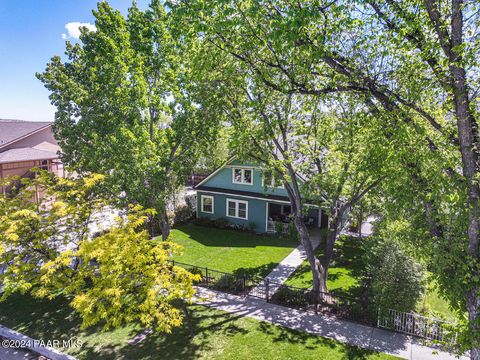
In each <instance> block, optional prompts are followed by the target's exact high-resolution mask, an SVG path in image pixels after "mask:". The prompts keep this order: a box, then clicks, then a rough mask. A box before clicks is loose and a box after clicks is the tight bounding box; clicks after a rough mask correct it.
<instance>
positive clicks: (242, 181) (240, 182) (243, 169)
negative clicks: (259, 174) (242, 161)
mask: <svg viewBox="0 0 480 360" xmlns="http://www.w3.org/2000/svg"><path fill="white" fill-rule="evenodd" d="M235 170H241V171H242V179H241V180H240V181H236V180H235ZM245 170H249V171H251V173H252V177H251V180H252V182H249V183H247V182H245ZM253 174H254V171H253V168H243V167H232V183H233V184H240V185H253Z"/></svg>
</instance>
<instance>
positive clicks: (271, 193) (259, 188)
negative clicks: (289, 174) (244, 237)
mask: <svg viewBox="0 0 480 360" xmlns="http://www.w3.org/2000/svg"><path fill="white" fill-rule="evenodd" d="M195 190H196V191H197V217H207V218H210V219H217V218H225V219H227V220H228V221H229V222H230V223H232V224H237V225H241V226H244V227H246V228H254V230H255V231H256V232H257V233H272V232H275V230H276V229H277V226H278V223H283V224H287V223H288V222H289V221H290V218H289V216H288V215H289V214H290V213H291V206H290V201H289V198H288V195H287V191H286V190H285V188H284V186H283V185H282V184H280V183H279V182H278V181H276V179H275V178H274V176H272V174H271V173H268V172H266V171H264V170H263V169H262V168H261V167H260V166H258V165H256V164H253V163H244V162H240V161H238V160H235V159H231V160H229V161H228V162H227V163H226V164H225V165H223V166H221V167H220V168H218V169H217V170H215V171H214V172H213V173H211V174H210V175H209V176H208V177H207V178H205V179H204V180H203V181H202V182H200V183H199V184H198V185H197V186H196V187H195ZM305 212H306V214H305V222H306V224H307V225H308V226H312V227H326V226H327V217H326V215H325V211H323V210H322V209H319V207H318V206H317V205H314V204H307V205H306V211H305Z"/></svg>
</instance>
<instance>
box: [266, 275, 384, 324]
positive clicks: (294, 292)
mask: <svg viewBox="0 0 480 360" xmlns="http://www.w3.org/2000/svg"><path fill="white" fill-rule="evenodd" d="M268 285H269V291H268V293H269V294H270V296H269V299H268V301H269V302H271V303H274V304H278V305H283V306H287V307H291V308H296V309H300V310H310V311H315V312H316V313H320V314H323V315H327V316H335V317H338V318H341V319H346V320H350V321H355V322H360V323H364V324H368V325H376V321H377V313H378V311H377V306H376V305H375V304H372V303H371V302H368V301H362V300H361V299H357V298H354V297H350V296H345V295H339V294H335V293H330V292H318V291H317V292H316V291H313V290H311V289H308V288H299V287H295V286H287V285H285V284H278V283H274V282H269V284H268ZM272 290H273V291H272Z"/></svg>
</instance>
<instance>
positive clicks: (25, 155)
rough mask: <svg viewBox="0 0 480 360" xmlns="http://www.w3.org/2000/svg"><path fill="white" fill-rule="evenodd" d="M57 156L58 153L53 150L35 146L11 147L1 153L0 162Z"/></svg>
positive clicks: (55, 157) (44, 158) (54, 157)
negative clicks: (40, 148)
mask: <svg viewBox="0 0 480 360" xmlns="http://www.w3.org/2000/svg"><path fill="white" fill-rule="evenodd" d="M57 158H58V155H57V154H55V153H53V152H51V151H45V150H38V149H34V148H19V149H10V150H7V151H4V152H2V153H0V164H4V163H10V162H18V161H32V160H47V159H57Z"/></svg>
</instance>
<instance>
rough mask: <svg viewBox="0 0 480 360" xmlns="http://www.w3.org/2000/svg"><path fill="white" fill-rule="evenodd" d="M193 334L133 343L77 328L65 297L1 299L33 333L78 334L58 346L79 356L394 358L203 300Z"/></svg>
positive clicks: (3, 320)
mask: <svg viewBox="0 0 480 360" xmlns="http://www.w3.org/2000/svg"><path fill="white" fill-rule="evenodd" d="M191 310H192V315H193V318H194V319H193V323H194V331H195V336H194V337H193V338H190V337H189V336H188V331H187V330H186V327H185V326H184V327H181V328H179V329H176V330H174V332H173V333H172V334H156V333H154V334H151V335H149V336H148V337H147V338H146V339H145V340H144V341H142V342H140V343H139V344H137V345H129V344H128V340H129V339H131V338H133V337H134V336H135V335H136V334H137V333H138V332H139V330H138V328H135V327H134V326H126V327H123V328H120V329H117V330H114V331H108V332H101V331H100V330H99V329H98V328H93V329H87V330H80V328H79V320H78V318H77V317H76V316H75V314H74V313H72V311H71V309H70V308H69V307H68V306H67V305H66V303H65V301H61V300H55V301H46V300H45V301H39V300H34V299H32V298H30V297H28V296H23V297H22V296H19V295H17V296H14V297H11V298H10V299H8V300H7V301H5V302H3V303H0V324H3V325H5V326H7V327H10V328H13V329H15V330H17V331H20V332H23V333H25V334H26V335H28V336H30V337H33V338H35V339H43V340H44V341H47V340H54V339H58V340H67V339H70V338H72V337H74V338H76V339H78V340H81V341H82V343H83V345H82V346H81V347H80V348H72V349H60V350H62V351H65V352H68V353H70V354H72V355H75V356H77V357H78V358H79V359H100V358H101V359H139V360H140V359H152V360H153V359H169V360H170V359H230V360H233V359H395V358H394V357H392V356H388V355H385V354H379V353H374V352H372V351H367V350H362V349H359V348H357V347H354V346H348V345H345V344H342V343H339V342H336V341H333V340H329V339H325V338H321V337H317V336H312V335H308V334H306V333H302V332H298V331H293V330H288V329H285V328H281V327H278V326H275V325H272V324H269V323H264V322H259V321H256V320H253V319H247V318H241V317H238V316H235V315H230V314H227V313H225V312H221V311H217V310H212V309H209V308H206V307H203V306H193V307H191Z"/></svg>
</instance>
